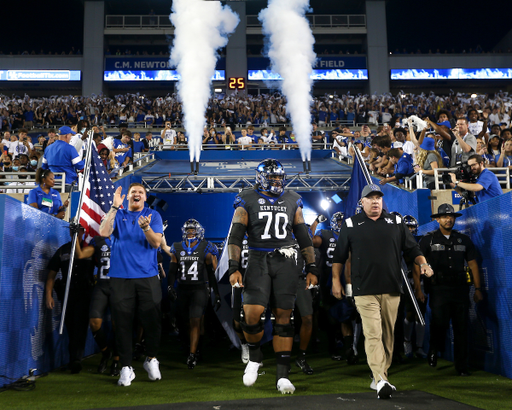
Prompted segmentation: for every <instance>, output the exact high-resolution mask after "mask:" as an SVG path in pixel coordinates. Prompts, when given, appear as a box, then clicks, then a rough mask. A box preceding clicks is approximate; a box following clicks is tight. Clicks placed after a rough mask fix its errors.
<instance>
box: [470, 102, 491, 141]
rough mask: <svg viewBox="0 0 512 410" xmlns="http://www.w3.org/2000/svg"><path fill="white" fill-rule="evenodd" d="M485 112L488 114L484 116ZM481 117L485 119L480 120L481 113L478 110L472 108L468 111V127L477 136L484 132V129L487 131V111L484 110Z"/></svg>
mask: <svg viewBox="0 0 512 410" xmlns="http://www.w3.org/2000/svg"><path fill="white" fill-rule="evenodd" d="M481 112H482V111H481ZM483 114H486V117H485V118H484V117H483ZM481 119H482V120H483V121H481V120H480V114H479V112H478V110H476V109H474V108H471V109H470V110H469V111H468V120H469V122H468V129H469V132H470V133H471V134H473V135H475V136H477V135H479V134H480V133H481V132H482V130H483V131H484V133H485V132H487V121H488V118H487V113H483V112H482V118H481Z"/></svg>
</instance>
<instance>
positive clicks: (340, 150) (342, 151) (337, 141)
mask: <svg viewBox="0 0 512 410" xmlns="http://www.w3.org/2000/svg"><path fill="white" fill-rule="evenodd" d="M333 134H334V131H333ZM332 149H333V150H334V151H335V152H336V154H338V155H343V156H345V157H346V156H347V155H348V152H347V138H346V137H342V136H341V135H338V134H337V133H336V134H335V137H334V142H333V143H332Z"/></svg>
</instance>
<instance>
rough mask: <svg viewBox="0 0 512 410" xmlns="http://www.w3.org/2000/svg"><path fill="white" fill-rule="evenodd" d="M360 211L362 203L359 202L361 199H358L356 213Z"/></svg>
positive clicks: (361, 210)
mask: <svg viewBox="0 0 512 410" xmlns="http://www.w3.org/2000/svg"><path fill="white" fill-rule="evenodd" d="M361 212H363V203H362V202H361V200H359V201H357V206H356V215H357V214H360V213H361Z"/></svg>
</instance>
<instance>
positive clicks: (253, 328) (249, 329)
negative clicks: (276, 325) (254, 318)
mask: <svg viewBox="0 0 512 410" xmlns="http://www.w3.org/2000/svg"><path fill="white" fill-rule="evenodd" d="M240 325H241V326H242V330H243V331H244V332H245V333H247V334H248V335H257V334H258V333H260V332H262V331H263V330H264V327H263V324H262V322H261V321H259V322H258V323H256V324H255V325H248V324H247V323H245V321H244V322H240Z"/></svg>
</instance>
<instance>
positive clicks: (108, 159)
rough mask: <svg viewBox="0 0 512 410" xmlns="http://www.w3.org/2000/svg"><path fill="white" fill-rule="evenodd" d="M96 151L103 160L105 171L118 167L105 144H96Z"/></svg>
mask: <svg viewBox="0 0 512 410" xmlns="http://www.w3.org/2000/svg"><path fill="white" fill-rule="evenodd" d="M98 151H99V155H100V159H101V161H102V162H103V165H104V166H105V169H106V170H107V171H109V172H110V171H112V170H114V169H115V168H118V167H119V164H118V163H117V161H116V159H115V156H114V153H113V152H112V151H110V150H109V149H108V148H107V147H106V146H105V145H103V144H99V145H98Z"/></svg>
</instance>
